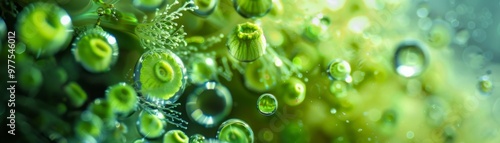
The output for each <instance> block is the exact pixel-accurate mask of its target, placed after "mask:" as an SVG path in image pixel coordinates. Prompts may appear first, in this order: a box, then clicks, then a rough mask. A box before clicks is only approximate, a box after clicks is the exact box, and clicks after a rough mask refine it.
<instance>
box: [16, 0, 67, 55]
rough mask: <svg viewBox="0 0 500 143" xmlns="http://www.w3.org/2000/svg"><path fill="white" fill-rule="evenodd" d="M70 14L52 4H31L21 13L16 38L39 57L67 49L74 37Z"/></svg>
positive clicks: (18, 18)
mask: <svg viewBox="0 0 500 143" xmlns="http://www.w3.org/2000/svg"><path fill="white" fill-rule="evenodd" d="M72 27H73V26H72V22H71V17H70V16H69V15H68V13H67V12H66V11H65V10H64V9H62V8H60V7H58V6H57V5H54V4H51V3H42V2H36V3H32V4H29V5H28V6H26V7H24V9H23V10H22V11H21V13H19V15H18V17H17V24H16V31H17V32H16V36H17V37H19V39H20V41H22V42H23V43H25V44H26V47H27V49H28V50H29V51H30V52H32V53H34V54H36V55H37V56H50V55H53V54H55V53H56V52H58V51H60V50H61V49H63V48H65V47H66V46H67V45H68V44H69V42H70V40H71V37H72V30H73V28H72Z"/></svg>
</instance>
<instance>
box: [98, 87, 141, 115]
mask: <svg viewBox="0 0 500 143" xmlns="http://www.w3.org/2000/svg"><path fill="white" fill-rule="evenodd" d="M106 99H107V100H108V101H109V104H110V105H111V107H113V110H114V111H115V112H116V113H121V114H127V113H130V112H131V111H133V110H134V109H135V108H136V107H137V104H138V98H137V93H136V92H135V90H134V88H133V87H132V86H130V85H128V84H126V83H123V82H122V83H118V84H116V85H113V86H110V87H109V88H108V89H107V90H106Z"/></svg>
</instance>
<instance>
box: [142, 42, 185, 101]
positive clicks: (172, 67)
mask: <svg viewBox="0 0 500 143" xmlns="http://www.w3.org/2000/svg"><path fill="white" fill-rule="evenodd" d="M134 80H135V83H136V86H137V89H138V92H139V93H140V94H141V95H142V96H144V97H145V98H146V100H147V101H149V102H151V103H153V104H157V105H165V104H172V103H175V102H176V101H177V100H178V99H179V97H180V96H181V95H182V93H183V92H184V89H185V87H186V82H187V74H186V68H185V67H184V63H183V62H182V60H181V59H180V58H179V57H178V56H177V55H176V54H174V53H173V52H171V51H170V50H167V49H152V50H149V51H147V52H145V53H144V54H142V56H141V58H140V59H139V62H138V63H137V65H136V67H135V72H134Z"/></svg>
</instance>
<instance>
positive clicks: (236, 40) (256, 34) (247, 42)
mask: <svg viewBox="0 0 500 143" xmlns="http://www.w3.org/2000/svg"><path fill="white" fill-rule="evenodd" d="M226 46H227V48H228V49H229V54H230V55H231V56H233V57H234V58H236V59H237V60H238V61H241V62H251V61H255V60H257V59H258V58H259V57H261V56H262V55H264V53H265V50H266V38H265V37H264V33H263V32H262V29H261V28H260V27H259V26H258V25H256V24H253V23H250V22H246V23H243V24H239V25H238V26H236V29H234V30H233V33H232V34H231V35H230V36H229V39H228V40H227V43H226Z"/></svg>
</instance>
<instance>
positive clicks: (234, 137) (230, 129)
mask: <svg viewBox="0 0 500 143" xmlns="http://www.w3.org/2000/svg"><path fill="white" fill-rule="evenodd" d="M217 139H219V140H221V141H226V142H230V143H253V142H254V135H253V131H252V129H251V128H250V126H249V125H248V124H247V123H245V122H244V121H242V120H240V119H229V120H227V121H225V122H224V123H222V124H221V125H220V127H219V130H218V131H217Z"/></svg>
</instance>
